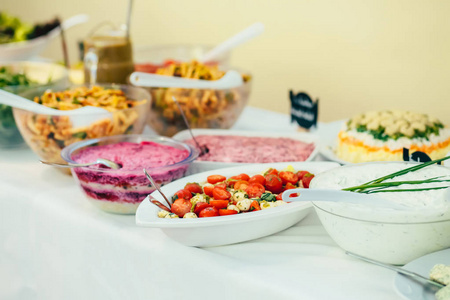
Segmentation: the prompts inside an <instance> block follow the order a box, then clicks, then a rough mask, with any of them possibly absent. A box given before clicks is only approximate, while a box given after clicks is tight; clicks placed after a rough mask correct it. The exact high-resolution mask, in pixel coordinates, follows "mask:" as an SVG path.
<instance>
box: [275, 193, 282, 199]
mask: <svg viewBox="0 0 450 300" xmlns="http://www.w3.org/2000/svg"><path fill="white" fill-rule="evenodd" d="M275 199H277V200H283V193H279V194H278V195H277V196H276V197H275Z"/></svg>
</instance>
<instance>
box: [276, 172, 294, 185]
mask: <svg viewBox="0 0 450 300" xmlns="http://www.w3.org/2000/svg"><path fill="white" fill-rule="evenodd" d="M278 176H280V178H281V181H283V184H286V183H288V182H289V183H291V184H296V183H297V182H298V176H297V174H294V173H293V172H289V171H282V172H280V173H279V174H278Z"/></svg>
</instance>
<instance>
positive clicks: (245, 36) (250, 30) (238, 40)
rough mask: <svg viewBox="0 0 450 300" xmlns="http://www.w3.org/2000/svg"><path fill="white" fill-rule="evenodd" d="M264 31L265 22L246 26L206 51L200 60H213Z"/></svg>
mask: <svg viewBox="0 0 450 300" xmlns="http://www.w3.org/2000/svg"><path fill="white" fill-rule="evenodd" d="M263 32H264V24H263V23H260V22H258V23H255V24H253V25H250V26H249V27H247V28H245V29H244V30H242V31H240V32H239V33H237V34H235V35H233V36H232V37H230V38H229V39H227V40H225V41H224V42H222V43H220V44H219V45H217V46H216V47H214V48H213V49H211V50H210V51H208V52H207V53H205V54H204V55H203V56H202V57H201V58H200V59H199V61H201V62H208V61H213V60H214V59H216V58H217V57H218V56H220V55H221V54H223V53H225V52H227V51H230V50H231V49H233V48H235V47H237V46H239V45H241V44H243V43H245V42H248V41H249V40H251V39H253V38H255V37H257V36H258V35H260V34H261V33H263Z"/></svg>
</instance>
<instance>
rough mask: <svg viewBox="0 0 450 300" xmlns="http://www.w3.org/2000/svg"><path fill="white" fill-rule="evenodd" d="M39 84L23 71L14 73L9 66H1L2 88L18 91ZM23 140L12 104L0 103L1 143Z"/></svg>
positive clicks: (0, 79) (16, 142) (0, 83)
mask: <svg viewBox="0 0 450 300" xmlns="http://www.w3.org/2000/svg"><path fill="white" fill-rule="evenodd" d="M35 85H37V83H36V82H34V81H32V80H30V79H29V78H28V77H27V76H26V75H25V74H23V73H14V72H12V71H11V69H10V68H8V67H4V66H3V67H0V89H5V90H6V91H8V92H12V93H17V92H19V91H20V90H23V89H24V88H30V87H33V86H35ZM20 142H22V138H21V136H20V133H19V131H18V130H17V127H16V123H15V121H14V116H13V113H12V108H11V106H8V105H4V104H0V144H18V143H20Z"/></svg>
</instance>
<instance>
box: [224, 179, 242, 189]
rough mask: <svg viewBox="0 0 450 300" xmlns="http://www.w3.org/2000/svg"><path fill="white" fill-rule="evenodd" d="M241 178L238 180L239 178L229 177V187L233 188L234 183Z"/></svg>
mask: <svg viewBox="0 0 450 300" xmlns="http://www.w3.org/2000/svg"><path fill="white" fill-rule="evenodd" d="M238 181H239V180H237V179H233V178H229V179H228V180H227V181H226V182H227V186H228V187H229V188H232V187H233V186H234V184H235V183H236V182H238Z"/></svg>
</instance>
